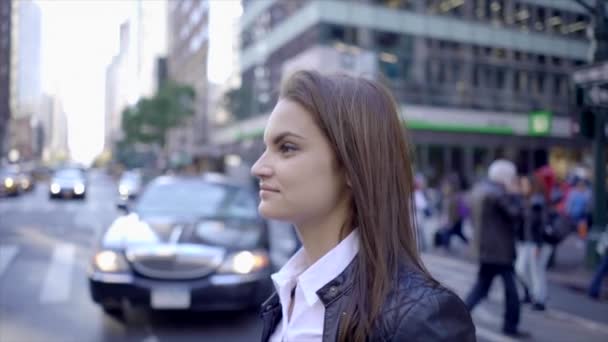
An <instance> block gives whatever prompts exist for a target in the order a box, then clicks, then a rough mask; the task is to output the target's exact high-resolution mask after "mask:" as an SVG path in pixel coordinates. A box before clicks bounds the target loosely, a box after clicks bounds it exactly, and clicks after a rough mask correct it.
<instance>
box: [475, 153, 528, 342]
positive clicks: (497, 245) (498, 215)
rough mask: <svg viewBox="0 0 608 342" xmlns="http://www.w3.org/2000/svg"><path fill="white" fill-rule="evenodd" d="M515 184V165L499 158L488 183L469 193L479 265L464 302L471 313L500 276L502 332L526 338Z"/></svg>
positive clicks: (517, 201)
mask: <svg viewBox="0 0 608 342" xmlns="http://www.w3.org/2000/svg"><path fill="white" fill-rule="evenodd" d="M517 183H518V181H517V173H516V169H515V165H514V164H513V163H512V162H510V161H508V160H504V159H499V160H496V161H494V162H493V163H492V164H491V165H490V167H489V169H488V180H487V181H483V182H481V183H479V184H477V185H476V186H475V187H474V189H473V191H472V194H471V218H472V224H473V228H474V241H475V242H474V243H475V252H476V256H477V257H478V259H479V264H480V266H479V270H478V273H477V279H476V282H475V285H474V286H473V288H472V289H471V291H470V292H469V294H468V296H467V298H466V300H465V303H466V305H467V307H468V308H469V310H473V309H474V308H475V306H476V305H477V304H478V303H479V302H480V301H481V300H482V299H484V298H485V297H486V296H487V295H488V291H489V290H490V286H491V285H492V280H493V279H494V277H496V276H500V277H501V278H502V281H503V285H504V290H505V305H506V308H505V316H504V320H503V326H502V332H503V333H504V334H505V335H508V336H511V337H526V336H527V335H528V334H527V333H523V332H521V331H519V330H518V325H519V317H520V305H519V296H518V294H517V287H516V285H515V277H514V269H513V263H514V261H515V240H516V235H517V227H518V226H520V225H521V224H520V221H521V217H522V204H521V199H520V196H519V194H518V192H519V189H518V187H519V186H518V185H517Z"/></svg>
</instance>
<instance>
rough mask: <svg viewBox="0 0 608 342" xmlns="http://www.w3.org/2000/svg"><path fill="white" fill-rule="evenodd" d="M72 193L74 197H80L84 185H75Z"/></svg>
mask: <svg viewBox="0 0 608 342" xmlns="http://www.w3.org/2000/svg"><path fill="white" fill-rule="evenodd" d="M74 193H75V194H76V195H82V194H83V193H84V184H82V183H77V184H76V185H74Z"/></svg>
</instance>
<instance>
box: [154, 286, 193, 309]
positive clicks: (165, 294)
mask: <svg viewBox="0 0 608 342" xmlns="http://www.w3.org/2000/svg"><path fill="white" fill-rule="evenodd" d="M150 301H151V303H150V305H151V306H152V308H153V309H188V308H190V290H189V289H185V288H179V287H165V288H156V289H153V290H152V293H151V298H150Z"/></svg>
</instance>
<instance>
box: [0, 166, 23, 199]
mask: <svg viewBox="0 0 608 342" xmlns="http://www.w3.org/2000/svg"><path fill="white" fill-rule="evenodd" d="M0 182H1V184H0V195H9V196H17V195H19V192H20V191H21V187H20V186H19V174H18V173H17V172H15V170H14V169H13V168H10V167H2V168H0Z"/></svg>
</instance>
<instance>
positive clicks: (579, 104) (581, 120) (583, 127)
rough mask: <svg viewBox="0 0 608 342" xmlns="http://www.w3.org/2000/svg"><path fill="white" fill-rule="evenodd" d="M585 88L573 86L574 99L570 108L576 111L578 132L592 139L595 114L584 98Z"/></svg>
mask: <svg viewBox="0 0 608 342" xmlns="http://www.w3.org/2000/svg"><path fill="white" fill-rule="evenodd" d="M586 91H587V90H586V89H585V88H583V87H580V86H575V87H574V99H573V101H572V102H571V104H572V107H571V109H572V110H573V111H574V112H575V113H576V115H577V117H576V124H577V126H578V130H577V132H578V134H579V135H580V136H582V137H585V138H587V139H593V136H594V133H595V127H594V126H595V115H594V114H593V110H592V109H591V107H589V105H588V102H587V100H586V96H587V94H586Z"/></svg>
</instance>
